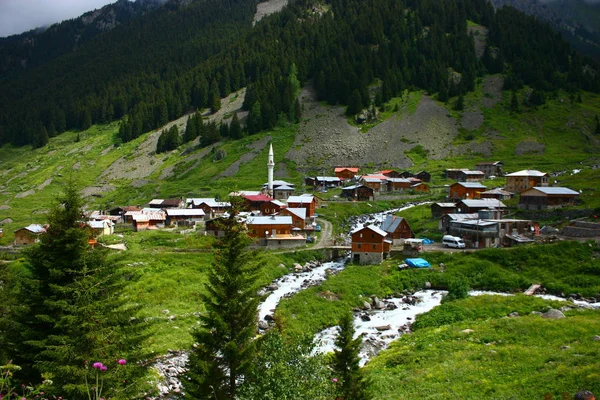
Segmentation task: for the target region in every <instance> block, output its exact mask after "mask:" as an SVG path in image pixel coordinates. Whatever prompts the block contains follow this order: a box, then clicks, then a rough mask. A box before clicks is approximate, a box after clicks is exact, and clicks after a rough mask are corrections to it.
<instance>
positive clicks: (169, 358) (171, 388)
mask: <svg viewBox="0 0 600 400" xmlns="http://www.w3.org/2000/svg"><path fill="white" fill-rule="evenodd" d="M187 360H188V353H187V352H185V351H173V350H169V352H168V354H167V355H166V356H164V357H161V358H159V359H158V360H156V361H155V362H154V364H152V367H153V368H155V369H156V370H157V372H158V374H159V376H160V378H161V380H160V381H159V382H158V384H157V386H156V387H157V389H158V391H159V395H158V396H157V397H151V398H150V399H151V400H156V399H170V398H177V395H178V394H180V393H181V392H182V390H183V386H182V385H181V381H180V380H179V378H178V376H179V375H181V374H183V373H184V372H186V368H185V364H186V362H187Z"/></svg>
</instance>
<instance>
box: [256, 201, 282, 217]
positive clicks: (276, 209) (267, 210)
mask: <svg viewBox="0 0 600 400" xmlns="http://www.w3.org/2000/svg"><path fill="white" fill-rule="evenodd" d="M286 207H287V205H286V204H285V203H283V202H281V201H279V200H271V201H269V202H268V203H262V204H261V206H260V213H261V214H262V215H273V214H279V213H280V212H281V211H282V210H283V209H285V208H286Z"/></svg>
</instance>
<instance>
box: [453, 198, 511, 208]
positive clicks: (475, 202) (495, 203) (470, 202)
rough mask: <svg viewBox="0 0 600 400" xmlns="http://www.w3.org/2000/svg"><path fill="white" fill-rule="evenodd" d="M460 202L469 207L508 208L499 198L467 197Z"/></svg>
mask: <svg viewBox="0 0 600 400" xmlns="http://www.w3.org/2000/svg"><path fill="white" fill-rule="evenodd" d="M460 203H462V204H464V205H465V206H467V207H494V208H506V205H505V204H504V203H503V202H501V201H500V200H497V199H465V200H461V201H460Z"/></svg>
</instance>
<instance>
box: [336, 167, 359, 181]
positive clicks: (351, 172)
mask: <svg viewBox="0 0 600 400" xmlns="http://www.w3.org/2000/svg"><path fill="white" fill-rule="evenodd" d="M358 171H359V168H358V167H335V169H334V171H333V172H334V175H335V176H337V177H338V178H340V179H342V180H344V181H347V180H351V179H354V177H355V176H356V175H358Z"/></svg>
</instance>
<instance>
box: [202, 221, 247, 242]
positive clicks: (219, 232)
mask: <svg viewBox="0 0 600 400" xmlns="http://www.w3.org/2000/svg"><path fill="white" fill-rule="evenodd" d="M227 221H228V218H225V217H223V216H219V217H216V218H211V219H209V220H208V221H206V223H205V225H204V229H205V230H206V234H207V235H208V236H214V237H223V236H225V229H224V227H225V225H226V224H227ZM243 225H244V226H245V223H243Z"/></svg>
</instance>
